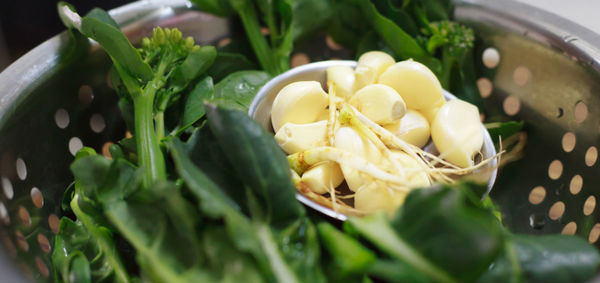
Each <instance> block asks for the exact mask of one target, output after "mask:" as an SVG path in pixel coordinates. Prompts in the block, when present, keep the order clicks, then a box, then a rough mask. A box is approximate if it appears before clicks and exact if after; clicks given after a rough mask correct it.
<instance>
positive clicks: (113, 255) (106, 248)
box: [71, 194, 131, 283]
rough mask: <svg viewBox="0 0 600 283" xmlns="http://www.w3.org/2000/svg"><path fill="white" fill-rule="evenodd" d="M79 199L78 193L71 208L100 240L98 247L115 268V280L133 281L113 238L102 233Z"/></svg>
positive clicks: (98, 240) (95, 237) (97, 239)
mask: <svg viewBox="0 0 600 283" xmlns="http://www.w3.org/2000/svg"><path fill="white" fill-rule="evenodd" d="M78 201H79V195H77V194H76V195H75V197H73V199H72V200H71V209H72V210H73V213H75V216H77V220H79V221H81V223H82V224H83V226H85V228H86V229H87V230H88V231H89V232H90V234H92V236H93V237H94V239H95V240H96V241H97V242H98V247H99V248H100V250H102V254H104V256H105V257H106V259H107V260H108V262H109V263H110V266H111V267H112V268H113V271H114V272H115V280H116V281H118V282H124V283H129V282H131V280H130V279H129V275H128V273H127V270H126V269H125V266H124V265H123V262H122V261H121V258H120V257H119V256H118V254H117V251H116V247H115V244H114V243H113V242H112V238H110V237H107V235H106V234H104V233H102V231H100V230H99V226H98V225H96V224H95V223H94V222H93V221H92V219H91V218H90V217H89V216H88V215H87V214H85V213H84V212H83V211H81V209H80V208H79V205H78V203H77V202H78Z"/></svg>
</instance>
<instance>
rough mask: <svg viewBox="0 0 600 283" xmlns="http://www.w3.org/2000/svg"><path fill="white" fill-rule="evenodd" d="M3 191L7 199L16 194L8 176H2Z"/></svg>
mask: <svg viewBox="0 0 600 283" xmlns="http://www.w3.org/2000/svg"><path fill="white" fill-rule="evenodd" d="M2 191H3V192H4V195H5V196H6V198H7V199H12V198H13V197H14V196H15V191H14V190H13V186H12V183H11V182H10V180H9V179H8V178H6V177H2Z"/></svg>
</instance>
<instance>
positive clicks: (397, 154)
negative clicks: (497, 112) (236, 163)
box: [249, 51, 500, 220]
mask: <svg viewBox="0 0 600 283" xmlns="http://www.w3.org/2000/svg"><path fill="white" fill-rule="evenodd" d="M249 115H250V116H252V117H253V118H254V119H255V120H256V121H257V122H258V123H259V124H261V125H263V126H264V127H265V128H266V129H268V130H270V131H272V132H273V133H274V135H275V140H276V141H277V143H278V144H279V146H280V147H281V149H282V150H283V151H284V152H285V153H286V155H287V156H288V162H289V164H290V167H291V175H292V178H293V179H294V183H295V185H296V188H297V191H298V192H297V198H298V200H299V201H300V202H302V203H304V204H305V205H307V206H309V207H311V208H313V209H316V210H318V211H320V212H322V213H324V214H326V215H328V216H331V217H334V218H337V219H339V220H346V218H347V215H359V216H360V215H365V214H370V213H375V212H379V211H383V212H386V213H393V211H395V210H396V208H397V207H399V206H401V205H402V203H403V202H404V199H405V198H406V196H407V195H408V193H409V192H410V191H411V190H414V189H418V188H423V187H428V186H431V185H433V184H434V183H453V182H456V181H458V180H459V179H461V178H468V179H470V180H472V181H477V182H481V183H487V193H489V191H490V190H491V188H492V186H493V184H494V181H495V179H496V174H497V164H498V158H499V157H500V154H499V153H497V152H496V149H495V147H494V144H493V142H492V140H491V138H490V136H489V134H488V132H487V131H486V130H485V128H484V126H483V125H482V123H481V120H480V114H479V110H478V109H477V107H475V106H474V105H472V104H470V103H468V102H465V101H463V100H460V99H457V98H456V97H455V96H453V95H452V94H450V93H448V92H447V91H445V90H443V89H442V87H441V85H440V83H439V81H438V79H437V78H436V76H435V75H434V74H433V72H432V71H431V70H429V69H428V68H427V67H426V66H425V65H423V64H421V63H419V62H416V61H413V60H405V61H400V62H396V61H395V60H394V59H393V58H392V57H391V56H390V55H388V54H387V53H384V52H381V51H370V52H367V53H364V54H363V55H361V56H360V58H359V59H358V61H342V60H331V61H321V62H316V63H311V64H306V65H303V66H300V67H297V68H294V69H292V70H290V71H288V72H285V73H283V74H281V75H279V76H277V77H275V78H274V79H272V80H271V81H270V82H268V83H267V84H265V86H263V87H262V88H261V90H260V91H259V92H258V93H257V95H256V97H255V98H254V101H253V102H252V104H251V106H250V110H249ZM487 193H486V194H487Z"/></svg>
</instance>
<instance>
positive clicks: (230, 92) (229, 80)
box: [213, 71, 271, 111]
mask: <svg viewBox="0 0 600 283" xmlns="http://www.w3.org/2000/svg"><path fill="white" fill-rule="evenodd" d="M270 79H271V76H270V75H269V74H267V73H265V72H262V71H239V72H235V73H232V74H230V75H229V76H227V77H226V78H224V79H223V80H221V81H220V82H219V83H218V84H216V85H215V91H214V95H213V99H216V100H219V101H221V102H222V103H226V104H227V105H234V106H235V107H237V108H239V109H241V110H243V111H248V108H249V107H250V103H252V100H253V99H254V96H255V95H256V93H257V92H258V91H259V90H260V88H261V87H262V86H263V85H264V84H265V83H267V82H268V81H269V80H270Z"/></svg>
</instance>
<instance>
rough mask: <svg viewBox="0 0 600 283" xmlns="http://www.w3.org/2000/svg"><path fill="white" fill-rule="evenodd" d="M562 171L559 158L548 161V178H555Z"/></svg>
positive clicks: (558, 176)
mask: <svg viewBox="0 0 600 283" xmlns="http://www.w3.org/2000/svg"><path fill="white" fill-rule="evenodd" d="M562 171H563V165H562V162H560V160H554V161H552V162H550V166H548V177H550V179H552V180H556V179H558V178H560V175H562Z"/></svg>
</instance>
